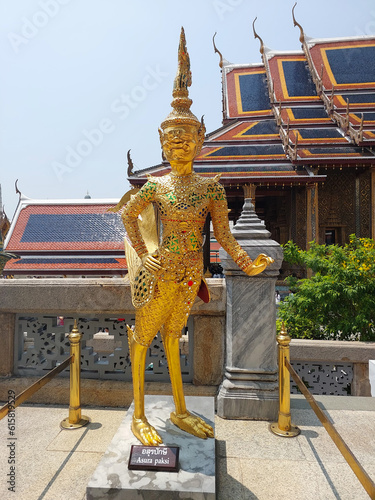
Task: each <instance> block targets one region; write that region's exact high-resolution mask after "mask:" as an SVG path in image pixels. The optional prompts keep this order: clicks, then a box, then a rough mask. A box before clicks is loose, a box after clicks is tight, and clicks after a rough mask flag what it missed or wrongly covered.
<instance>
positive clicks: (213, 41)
mask: <svg viewBox="0 0 375 500" xmlns="http://www.w3.org/2000/svg"><path fill="white" fill-rule="evenodd" d="M215 36H216V31H215V34H214V36H213V37H212V43H213V44H214V51H215V54H216V53H217V54H219V56H220V62H219V66H220V68H222V67H223V54H222V53H221V52H220V50H218V49H217V47H216V44H215Z"/></svg>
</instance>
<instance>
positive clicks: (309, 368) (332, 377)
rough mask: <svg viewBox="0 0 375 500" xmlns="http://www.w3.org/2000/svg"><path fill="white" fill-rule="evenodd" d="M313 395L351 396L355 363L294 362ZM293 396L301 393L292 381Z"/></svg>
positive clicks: (293, 364) (291, 390)
mask: <svg viewBox="0 0 375 500" xmlns="http://www.w3.org/2000/svg"><path fill="white" fill-rule="evenodd" d="M291 364H292V366H293V368H294V369H295V371H296V372H297V373H298V375H299V376H300V377H301V379H302V380H303V382H304V383H305V385H306V387H307V388H308V390H309V391H310V392H311V394H324V395H334V396H349V395H350V394H351V385H352V382H353V363H339V364H336V363H317V362H315V363H314V362H296V361H294V362H292V363H291ZM290 392H291V394H299V393H300V391H299V389H298V387H297V385H296V384H295V382H294V381H293V380H292V378H291V379H290Z"/></svg>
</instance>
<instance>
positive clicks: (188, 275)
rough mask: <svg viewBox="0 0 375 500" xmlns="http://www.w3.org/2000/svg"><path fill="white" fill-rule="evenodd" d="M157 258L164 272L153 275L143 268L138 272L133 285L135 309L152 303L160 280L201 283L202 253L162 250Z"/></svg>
mask: <svg viewBox="0 0 375 500" xmlns="http://www.w3.org/2000/svg"><path fill="white" fill-rule="evenodd" d="M156 257H158V258H159V260H160V264H161V266H162V271H160V272H158V273H157V274H152V273H150V272H149V271H148V270H147V269H146V268H145V267H144V266H141V267H140V268H139V270H138V272H137V275H136V277H135V281H134V284H133V285H132V301H133V305H134V307H135V308H140V307H143V306H145V305H146V304H147V303H148V302H150V300H151V299H152V297H153V295H154V291H155V286H156V284H157V282H158V281H159V280H162V281H172V282H174V283H184V282H185V281H188V280H191V279H194V280H195V281H198V280H199V281H200V280H201V279H202V278H203V254H202V252H186V253H185V254H176V253H173V252H168V251H167V250H164V249H162V250H161V251H160V252H159V255H156Z"/></svg>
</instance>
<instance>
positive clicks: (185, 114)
mask: <svg viewBox="0 0 375 500" xmlns="http://www.w3.org/2000/svg"><path fill="white" fill-rule="evenodd" d="M190 85H191V71H190V58H189V54H188V51H187V48H186V40H185V31H184V28H181V34H180V43H179V46H178V67H177V74H176V77H175V79H174V83H173V93H172V95H173V101H172V102H171V106H172V108H173V110H172V111H171V112H170V113H169V115H168V116H167V118H166V119H165V120H164V121H163V123H162V124H161V127H162V128H163V129H165V128H166V127H170V126H171V125H176V124H179V123H184V124H187V125H194V126H196V127H200V121H199V120H198V118H197V117H196V116H195V115H193V113H192V112H191V111H190V106H191V105H192V103H193V101H192V100H191V99H190V98H189V91H188V87H190Z"/></svg>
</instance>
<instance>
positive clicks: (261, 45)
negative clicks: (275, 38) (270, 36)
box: [253, 17, 264, 54]
mask: <svg viewBox="0 0 375 500" xmlns="http://www.w3.org/2000/svg"><path fill="white" fill-rule="evenodd" d="M257 19H258V18H257V17H256V18H255V19H254V21H253V33H254V38H258V39H259V41H260V49H259V51H260V53H261V54H263V53H264V43H263V40H262V39H261V38H260V36H259V35H258V33H257V32H256V31H255V21H256V20H257Z"/></svg>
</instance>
